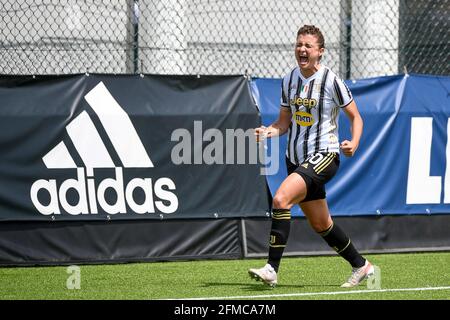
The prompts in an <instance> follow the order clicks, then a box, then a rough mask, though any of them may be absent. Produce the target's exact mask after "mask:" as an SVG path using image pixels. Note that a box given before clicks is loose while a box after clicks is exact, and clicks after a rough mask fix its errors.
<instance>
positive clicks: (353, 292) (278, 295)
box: [166, 286, 450, 300]
mask: <svg viewBox="0 0 450 320" xmlns="http://www.w3.org/2000/svg"><path fill="white" fill-rule="evenodd" d="M434 290H450V286H448V287H426V288H398V289H374V290H354V291H331V292H304V293H281V294H266V295H256V296H230V297H203V298H178V299H166V300H227V299H258V298H283V297H303V296H319V295H339V294H358V293H374V292H399V291H434Z"/></svg>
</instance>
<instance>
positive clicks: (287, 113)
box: [255, 108, 292, 141]
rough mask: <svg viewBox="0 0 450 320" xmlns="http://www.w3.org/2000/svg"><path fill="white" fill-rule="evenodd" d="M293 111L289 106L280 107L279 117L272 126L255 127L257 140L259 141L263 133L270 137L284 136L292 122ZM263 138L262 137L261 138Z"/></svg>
mask: <svg viewBox="0 0 450 320" xmlns="http://www.w3.org/2000/svg"><path fill="white" fill-rule="evenodd" d="M291 118H292V112H291V110H290V109H288V108H280V114H279V115H278V119H277V120H276V121H275V122H274V123H272V124H271V125H270V126H268V127H265V126H261V127H259V128H256V129H255V136H256V140H257V141H259V140H260V139H261V137H262V136H263V135H265V136H266V137H268V138H272V137H277V136H282V135H283V134H285V133H286V132H287V131H288V129H289V125H290V123H291ZM261 140H262V139H261Z"/></svg>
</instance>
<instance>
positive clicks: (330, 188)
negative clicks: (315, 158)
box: [251, 75, 450, 215]
mask: <svg viewBox="0 0 450 320" xmlns="http://www.w3.org/2000/svg"><path fill="white" fill-rule="evenodd" d="M346 84H347V85H348V87H349V88H350V90H351V92H352V94H353V96H354V99H355V102H356V104H357V106H358V108H359V111H360V113H361V116H362V118H363V120H364V133H363V137H362V139H361V142H360V145H359V149H358V150H357V152H356V154H355V156H354V157H352V158H346V157H345V156H344V155H343V154H341V165H340V168H339V171H338V173H337V174H336V176H335V177H334V178H333V179H332V180H331V181H330V182H329V183H328V184H327V199H328V203H329V206H330V211H331V213H332V214H333V215H380V214H446V213H447V214H448V213H450V170H449V169H450V168H449V167H450V163H449V162H448V161H447V159H448V158H449V156H450V144H449V143H448V135H449V134H450V122H449V118H450V78H449V77H437V76H423V75H398V76H388V77H381V78H373V79H364V80H356V81H347V82H346ZM251 86H252V92H253V96H254V98H255V100H256V102H257V105H258V107H259V108H260V112H261V115H262V122H263V124H264V125H266V126H268V125H270V124H271V123H272V122H273V121H275V120H276V119H277V117H278V113H279V108H280V107H279V105H280V88H281V79H254V80H253V81H252V84H251ZM339 118H340V120H339V139H340V141H343V140H344V139H349V138H350V137H351V134H350V129H349V121H348V119H347V117H346V116H345V114H341V116H340V117H339ZM279 140H280V141H279V146H280V151H279V159H278V161H279V163H280V164H281V165H280V169H279V170H278V172H277V173H276V174H272V175H270V174H268V175H267V181H268V185H269V188H270V190H271V193H272V194H274V193H275V191H276V189H277V187H278V186H279V185H280V183H281V182H282V181H283V179H284V178H285V177H286V169H285V165H284V163H285V160H284V158H285V153H284V152H285V148H286V136H283V137H281V138H280V139H279ZM268 145H269V146H270V145H271V143H268ZM272 156H273V155H272ZM292 212H293V214H294V215H302V213H301V211H300V209H299V208H298V206H296V207H295V208H293V210H292Z"/></svg>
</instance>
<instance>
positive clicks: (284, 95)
mask: <svg viewBox="0 0 450 320" xmlns="http://www.w3.org/2000/svg"><path fill="white" fill-rule="evenodd" d="M287 86H288V84H287V81H286V77H284V78H283V80H281V101H280V105H281V106H282V107H285V108H290V107H291V106H290V105H289V101H288V100H289V99H288V94H287V92H288V88H287Z"/></svg>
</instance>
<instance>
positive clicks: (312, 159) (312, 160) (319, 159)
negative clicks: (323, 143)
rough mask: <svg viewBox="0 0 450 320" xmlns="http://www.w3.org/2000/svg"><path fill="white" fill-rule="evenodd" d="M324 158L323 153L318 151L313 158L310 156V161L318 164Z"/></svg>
mask: <svg viewBox="0 0 450 320" xmlns="http://www.w3.org/2000/svg"><path fill="white" fill-rule="evenodd" d="M322 159H323V155H322V154H321V153H316V154H315V155H313V156H312V157H311V158H309V160H308V162H309V163H311V164H318V163H319V162H320V161H321V160H322Z"/></svg>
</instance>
